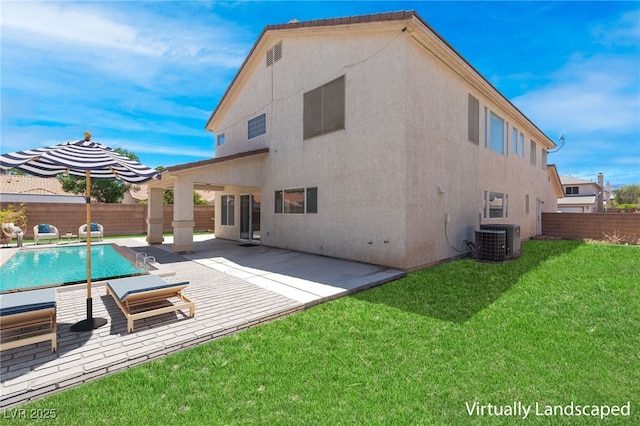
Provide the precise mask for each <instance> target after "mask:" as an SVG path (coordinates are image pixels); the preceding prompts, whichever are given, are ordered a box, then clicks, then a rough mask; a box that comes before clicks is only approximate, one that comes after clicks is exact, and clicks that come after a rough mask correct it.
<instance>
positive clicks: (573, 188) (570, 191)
mask: <svg viewBox="0 0 640 426" xmlns="http://www.w3.org/2000/svg"><path fill="white" fill-rule="evenodd" d="M564 193H565V194H567V195H578V187H577V186H567V187H566V188H565V189H564Z"/></svg>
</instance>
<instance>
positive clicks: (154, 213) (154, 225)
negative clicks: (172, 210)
mask: <svg viewBox="0 0 640 426" xmlns="http://www.w3.org/2000/svg"><path fill="white" fill-rule="evenodd" d="M163 193H164V189H162V188H150V189H149V203H148V204H147V243H148V244H162V242H163V240H164V238H163V237H162V223H163V214H162V210H163V209H162V205H163V203H164V197H163V195H164V194H163Z"/></svg>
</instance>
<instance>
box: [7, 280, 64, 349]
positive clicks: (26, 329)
mask: <svg viewBox="0 0 640 426" xmlns="http://www.w3.org/2000/svg"><path fill="white" fill-rule="evenodd" d="M56 302H57V292H56V290H55V289H53V288H44V289H41V290H29V291H20V292H17V293H8V294H3V295H0V334H1V338H0V350H5V349H12V348H17V347H20V346H25V345H31V344H34V343H38V342H46V341H47V340H51V351H52V352H55V351H56V349H57V347H58V340H57V329H56Z"/></svg>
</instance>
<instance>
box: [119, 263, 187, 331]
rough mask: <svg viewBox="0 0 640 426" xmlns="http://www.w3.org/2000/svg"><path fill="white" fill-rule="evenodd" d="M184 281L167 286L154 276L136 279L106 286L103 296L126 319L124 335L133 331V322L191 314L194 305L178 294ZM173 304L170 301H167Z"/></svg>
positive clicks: (123, 279)
mask: <svg viewBox="0 0 640 426" xmlns="http://www.w3.org/2000/svg"><path fill="white" fill-rule="evenodd" d="M187 285H189V282H188V281H184V282H180V283H168V282H166V281H165V280H163V279H162V278H160V277H158V276H156V275H138V276H135V277H127V278H119V279H115V280H109V281H108V282H107V294H110V295H112V296H113V299H114V300H115V302H116V304H117V305H118V307H119V308H120V310H121V311H122V313H123V314H124V316H125V317H126V318H127V331H128V332H129V333H131V332H132V331H133V321H135V320H138V319H142V318H149V317H152V316H155V315H161V314H166V313H168V312H173V311H181V310H184V309H189V317H193V315H194V313H195V308H196V307H195V303H194V302H193V301H191V300H190V299H189V298H187V297H186V296H185V295H184V294H182V290H184V289H185V288H186V287H187ZM171 300H174V301H171Z"/></svg>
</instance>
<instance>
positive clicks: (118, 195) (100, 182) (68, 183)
mask: <svg viewBox="0 0 640 426" xmlns="http://www.w3.org/2000/svg"><path fill="white" fill-rule="evenodd" d="M114 151H115V152H117V153H119V154H122V155H124V156H125V157H128V158H130V159H132V160H135V161H140V160H139V159H138V156H137V155H136V154H134V153H133V152H130V151H127V150H126V149H123V148H115V149H114ZM58 180H59V181H60V183H62V190H63V191H64V192H70V193H72V194H84V193H85V192H86V187H87V181H86V179H84V178H80V177H76V176H58ZM129 188H130V185H128V184H126V183H124V182H121V181H119V180H116V179H91V197H92V198H95V199H96V200H98V202H100V203H119V202H120V201H122V198H123V197H124V194H125V193H126V192H127V191H128V190H129Z"/></svg>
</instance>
